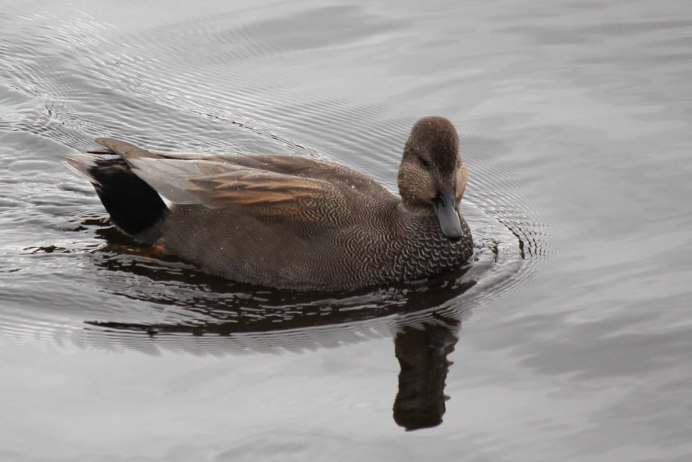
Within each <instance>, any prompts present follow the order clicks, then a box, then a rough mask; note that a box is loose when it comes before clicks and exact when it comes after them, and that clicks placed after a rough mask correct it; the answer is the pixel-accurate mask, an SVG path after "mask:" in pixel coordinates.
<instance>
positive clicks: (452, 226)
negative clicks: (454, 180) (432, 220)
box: [433, 191, 463, 241]
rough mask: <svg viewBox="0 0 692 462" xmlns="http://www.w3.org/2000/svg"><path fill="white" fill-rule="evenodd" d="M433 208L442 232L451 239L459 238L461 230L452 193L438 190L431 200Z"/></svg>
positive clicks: (456, 239)
mask: <svg viewBox="0 0 692 462" xmlns="http://www.w3.org/2000/svg"><path fill="white" fill-rule="evenodd" d="M433 208H434V209H435V214H437V220H438V221H439V222H440V229H441V230H442V234H444V235H445V236H447V237H448V238H449V239H451V240H453V241H458V240H459V239H461V236H462V234H463V231H462V229H461V219H460V218H459V212H458V211H457V208H456V204H455V201H454V194H453V193H452V192H450V191H445V192H442V191H441V192H439V193H438V194H437V197H436V198H435V200H434V201H433Z"/></svg>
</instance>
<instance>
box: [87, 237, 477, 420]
mask: <svg viewBox="0 0 692 462" xmlns="http://www.w3.org/2000/svg"><path fill="white" fill-rule="evenodd" d="M103 231H105V232H106V233H107V234H110V232H111V231H112V228H110V227H108V228H106V229H105V230H103ZM104 237H105V236H104ZM108 241H109V244H108V245H107V246H106V247H102V248H101V250H99V251H98V252H96V253H95V254H94V256H95V262H96V263H98V264H99V266H102V268H104V269H106V270H107V271H108V272H109V273H110V272H112V273H114V274H118V275H122V274H124V273H130V274H132V275H133V276H136V278H141V277H144V278H145V280H146V288H145V290H137V289H136V287H135V290H129V291H127V292H123V291H120V290H119V289H118V287H117V286H115V285H109V289H110V290H112V291H113V292H114V293H118V294H119V295H122V296H125V297H126V298H129V299H137V300H140V301H147V302H152V301H153V302H155V303H156V305H160V306H162V308H163V309H164V310H166V309H167V308H166V307H168V308H179V309H182V310H183V313H182V314H181V313H180V312H179V314H178V316H177V317H174V318H171V319H169V320H166V321H165V322H152V321H142V320H137V321H135V320H133V321H114V320H105V319H104V320H87V321H86V325H87V327H86V330H87V331H89V333H90V334H91V339H92V340H96V342H97V343H101V344H103V343H109V342H118V344H119V345H120V346H124V347H126V348H136V349H139V348H141V345H142V341H143V340H145V339H148V340H149V342H151V343H152V344H155V345H156V346H159V347H164V348H165V347H168V348H172V349H175V350H181V349H186V348H188V349H190V350H192V349H193V348H194V352H196V353H204V352H205V351H210V352H212V351H213V352H214V353H216V354H218V353H220V352H223V351H230V352H233V351H236V350H237V348H238V347H239V346H240V348H241V349H242V350H244V351H248V350H249V351H282V350H283V351H285V350H290V351H295V350H297V349H298V350H299V349H316V348H334V347H338V346H340V345H342V344H343V343H344V342H351V341H353V342H355V341H363V340H367V339H368V338H372V337H373V335H375V336H382V335H392V336H393V337H394V345H395V351H394V354H395V356H396V358H397V360H398V361H399V364H400V367H401V371H400V373H399V386H398V391H397V393H396V399H395V401H394V421H395V422H396V423H397V424H398V425H399V426H401V427H404V428H405V429H406V430H416V429H421V428H427V427H433V426H437V425H439V424H440V423H441V422H442V416H443V414H444V412H445V399H446V397H445V395H444V386H445V380H446V377H447V372H448V370H449V366H450V364H451V363H450V362H449V361H448V360H447V355H449V353H451V352H452V351H453V350H454V346H455V344H456V342H457V340H458V337H457V333H458V331H459V328H460V325H461V321H460V315H461V312H460V310H459V297H461V296H462V295H463V294H464V293H465V292H466V291H468V289H470V288H471V287H473V286H474V285H475V284H476V281H475V280H474V279H473V277H472V276H470V272H468V271H467V270H461V271H459V272H457V273H456V274H453V275H446V276H445V277H443V278H437V279H430V280H426V281H419V282H417V283H413V284H410V283H409V284H400V285H396V286H387V287H381V288H371V289H368V290H360V291H350V292H343V293H329V294H325V293H306V292H291V291H275V290H271V289H267V288H257V287H249V286H246V285H238V284H234V283H232V282H230V281H228V280H226V279H222V278H217V277H216V276H209V275H206V274H205V273H202V272H199V271H197V270H196V269H194V268H193V267H189V266H184V267H183V268H182V270H181V269H180V266H175V265H176V264H177V263H179V262H176V261H175V259H171V261H168V260H166V259H164V260H161V259H156V258H151V257H146V256H143V255H145V254H146V252H147V248H145V247H141V248H140V247H138V246H137V245H133V243H132V241H130V242H129V243H128V242H127V241H125V240H122V238H119V237H118V236H117V235H113V236H108ZM128 244H129V245H128ZM123 251H129V253H122V252H123ZM107 255H116V258H103V259H102V258H101V257H103V256H107ZM137 262H138V263H139V264H132V263H137ZM143 262H146V263H147V264H142V263H143ZM171 265H174V266H171ZM171 268H175V269H176V271H171ZM136 278H135V279H133V280H129V281H127V283H128V284H132V283H133V281H136V280H137V279H136ZM171 283H172V284H173V286H174V287H177V288H178V289H179V290H176V291H175V293H174V294H173V296H170V297H163V296H162V294H164V293H166V291H164V290H161V289H160V288H159V287H157V284H171ZM136 285H137V283H136V282H135V283H134V286H136ZM186 288H187V289H186ZM131 289H132V287H131ZM182 289H185V290H182ZM126 305H127V304H124V305H123V306H124V308H123V310H122V311H121V312H120V313H112V314H113V315H115V314H118V315H119V316H121V317H122V316H124V317H125V318H127V317H130V316H131V315H132V314H133V313H128V312H127V309H126ZM347 332H348V333H349V334H351V335H350V336H349V335H344V334H345V333H347ZM142 334H145V335H144V336H143V335H142ZM200 345H201V348H200ZM390 358H391V356H390Z"/></svg>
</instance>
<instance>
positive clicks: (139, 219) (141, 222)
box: [66, 155, 168, 243]
mask: <svg viewBox="0 0 692 462" xmlns="http://www.w3.org/2000/svg"><path fill="white" fill-rule="evenodd" d="M66 164H67V165H68V167H70V168H71V169H72V170H75V171H76V172H77V173H79V174H80V175H82V176H85V177H87V179H89V181H91V183H92V184H93V185H94V189H95V190H96V193H97V194H98V196H99V198H100V199H101V202H102V203H103V206H104V207H105V208H106V210H107V211H108V213H109V214H110V216H111V221H112V222H113V224H114V225H115V226H117V227H118V228H120V229H121V230H122V231H124V232H125V233H127V234H129V235H130V236H132V237H134V238H135V239H137V240H139V241H142V242H146V243H153V242H155V241H156V240H157V239H158V238H159V237H161V231H160V227H161V223H162V222H163V220H164V219H165V218H166V216H167V215H168V207H166V204H165V203H164V202H163V200H162V199H161V196H159V194H158V193H157V192H156V191H155V190H154V188H152V187H151V186H149V185H148V184H147V183H146V182H144V180H142V179H141V178H139V177H138V176H137V175H135V174H134V173H133V172H132V171H131V170H130V167H129V166H128V165H127V163H126V162H125V161H124V160H122V159H120V158H117V159H95V158H93V157H91V156H76V155H74V156H68V157H67V159H66Z"/></svg>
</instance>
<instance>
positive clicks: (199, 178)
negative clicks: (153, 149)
mask: <svg viewBox="0 0 692 462" xmlns="http://www.w3.org/2000/svg"><path fill="white" fill-rule="evenodd" d="M129 162H130V165H131V166H132V170H133V171H134V173H135V174H137V176H139V177H140V178H142V179H143V180H144V181H146V182H147V183H148V184H149V185H150V186H152V187H153V188H154V189H155V190H156V191H157V192H159V194H161V195H162V196H163V197H165V198H166V199H168V200H170V201H172V202H174V203H178V204H189V203H201V204H204V205H206V206H207V207H212V208H219V207H224V206H230V205H238V206H249V205H253V206H262V205H267V206H276V205H278V204H288V203H291V202H298V201H301V200H304V199H309V198H311V197H312V198H317V197H319V196H320V195H322V194H327V193H328V189H329V184H328V183H327V182H324V181H321V180H315V179H309V178H304V177H299V176H293V175H285V174H281V173H274V172H269V171H266V170H259V169H255V168H250V167H245V166H240V165H236V164H232V163H228V162H220V161H211V160H209V161H207V160H200V159H195V160H187V159H183V158H179V159H173V158H163V159H162V158H156V157H139V158H131V159H129Z"/></svg>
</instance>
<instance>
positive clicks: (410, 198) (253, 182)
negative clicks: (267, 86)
mask: <svg viewBox="0 0 692 462" xmlns="http://www.w3.org/2000/svg"><path fill="white" fill-rule="evenodd" d="M450 140H453V141H450ZM97 141H98V142H99V143H100V144H102V145H103V146H105V147H107V148H108V149H109V150H110V151H111V152H112V153H114V154H117V155H118V156H119V158H115V159H99V160H96V161H94V160H93V158H89V157H85V156H81V155H80V156H68V159H67V162H68V164H69V165H70V166H71V167H72V168H73V169H74V170H75V171H77V172H78V173H80V174H82V175H84V176H86V177H87V178H89V179H90V181H91V182H92V183H93V184H94V186H95V188H96V189H97V192H99V191H100V192H99V197H101V199H102V201H103V200H104V197H108V198H112V197H117V196H118V194H120V195H122V196H123V198H127V200H128V201H130V202H131V207H132V210H131V211H129V210H127V207H124V208H123V204H122V203H121V202H120V201H118V202H117V203H118V208H117V210H118V214H117V218H118V219H119V220H120V223H118V222H117V221H116V216H113V213H112V212H111V210H112V209H113V206H111V207H110V209H109V206H108V205H107V204H106V202H105V201H104V205H106V208H107V209H108V211H109V213H111V215H112V217H113V219H114V221H115V222H116V224H117V225H118V227H119V228H120V229H122V230H124V231H126V232H128V233H129V234H132V235H133V236H134V237H135V238H137V239H139V240H141V241H144V242H147V243H151V244H153V243H154V241H158V240H160V242H162V243H163V245H164V246H165V249H166V251H168V252H170V253H172V254H175V255H177V256H179V257H181V258H183V259H186V260H189V261H191V262H193V263H195V264H197V265H199V266H200V267H202V268H203V269H205V270H207V271H209V272H212V273H216V274H220V275H222V276H225V277H227V278H229V279H233V280H236V281H241V282H247V283H253V284H258V285H265V286H272V287H277V288H292V289H306V290H307V289H312V290H342V289H354V288H359V287H365V286H369V285H375V284H384V283H390V282H396V281H404V280H412V279H419V278H422V277H426V276H432V275H436V274H440V273H443V272H446V271H449V270H453V269H456V268H458V267H460V266H462V265H463V264H464V263H465V262H466V261H467V260H468V258H469V257H470V256H471V254H472V252H473V241H472V238H471V233H470V230H469V228H468V226H467V224H466V222H465V221H464V219H463V218H462V217H461V216H458V213H457V216H458V218H459V223H458V226H460V228H458V229H459V233H460V236H461V238H460V239H456V238H457V237H458V236H455V239H454V240H453V239H450V238H449V237H447V236H445V234H443V232H442V231H441V229H440V222H439V221H438V216H436V214H435V211H434V210H433V206H432V204H433V203H434V201H435V200H436V199H435V198H436V197H439V196H440V191H446V192H447V195H448V196H450V197H456V203H455V204H454V210H455V211H456V210H457V209H456V207H457V205H458V202H459V201H460V200H461V195H462V194H463V189H464V187H465V184H466V176H465V175H466V170H465V167H464V166H463V163H462V162H461V160H460V158H459V156H458V138H457V135H456V131H454V128H453V127H452V126H451V124H449V122H448V121H446V119H442V118H426V119H422V120H421V121H419V122H418V123H417V124H416V126H414V129H413V131H412V135H411V138H410V139H409V142H408V143H407V146H415V147H416V148H415V149H413V150H412V152H410V153H407V152H406V151H405V152H404V157H403V159H402V166H401V167H400V171H399V189H400V191H401V193H402V196H404V198H403V199H404V200H403V201H402V199H401V198H399V197H397V196H395V195H393V194H392V193H390V192H389V191H387V190H386V189H385V188H384V187H383V186H382V185H380V184H378V183H376V182H375V181H374V180H373V179H372V178H370V177H368V176H366V175H364V174H362V173H360V172H358V171H355V170H353V169H350V168H347V167H344V166H341V165H338V164H334V163H328V162H320V161H315V160H310V159H304V158H299V157H289V156H274V155H263V156H220V155H214V154H209V155H203V154H190V153H169V152H160V151H147V150H144V149H140V148H138V147H136V146H133V145H131V144H128V143H125V142H123V141H118V140H113V139H107V138H103V139H99V140H97ZM450 143H451V144H450ZM426 149H428V150H430V151H426ZM423 157H424V158H423ZM123 161H124V162H123ZM422 162H431V163H432V166H426V165H424V164H423V163H422ZM450 170H451V171H450ZM109 172H110V173H109ZM111 174H112V175H117V176H118V178H119V181H121V182H122V183H123V184H128V185H135V186H137V187H134V188H132V187H130V190H128V191H125V190H120V189H119V186H118V182H115V181H112V180H113V178H111V177H110V176H109V175H111ZM128 175H129V176H130V177H131V178H130V177H128ZM123 178H124V180H123ZM140 183H142V184H144V185H145V186H146V187H142V185H141V184H140ZM133 191H134V192H133ZM152 191H155V192H156V193H157V194H158V195H161V196H163V197H164V198H166V199H168V200H169V201H171V202H173V203H174V205H173V206H172V207H170V209H168V208H165V210H164V209H161V208H160V207H159V206H158V203H157V202H156V200H155V199H154V198H152V197H151V194H152ZM135 194H140V195H141V196H142V197H141V198H140V199H139V200H138V199H137V198H136V197H134V195H135ZM158 195H157V199H158V200H159V201H160V200H161V199H160V198H159V197H158ZM142 204H145V205H147V207H148V208H149V210H153V212H152V213H153V214H155V215H156V216H153V217H151V219H150V220H149V221H150V222H151V226H152V228H151V230H149V231H147V230H138V232H137V233H133V232H130V231H128V229H136V228H138V227H141V226H139V225H137V226H135V223H127V222H126V218H127V217H131V218H132V219H133V220H135V221H137V223H140V222H146V221H147V220H143V217H142V214H141V213H140V212H138V210H141V207H140V206H141V205H142ZM161 204H163V201H161ZM164 207H165V205H164ZM124 220H125V221H124ZM454 226H457V224H456V221H455V222H454Z"/></svg>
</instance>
